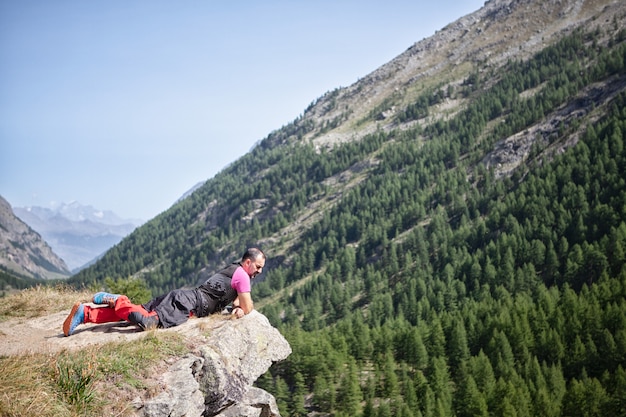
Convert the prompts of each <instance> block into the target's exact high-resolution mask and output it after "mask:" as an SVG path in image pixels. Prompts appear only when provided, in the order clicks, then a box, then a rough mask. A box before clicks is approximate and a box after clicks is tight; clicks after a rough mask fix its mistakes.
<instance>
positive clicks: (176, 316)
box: [143, 290, 199, 328]
mask: <svg viewBox="0 0 626 417" xmlns="http://www.w3.org/2000/svg"><path fill="white" fill-rule="evenodd" d="M198 297H199V295H198V291H196V290H174V291H170V292H168V293H167V294H164V295H161V296H159V297H157V298H153V299H152V300H150V301H148V302H147V303H146V304H144V305H143V308H145V309H146V310H148V311H156V312H157V314H158V315H159V321H160V323H161V326H163V327H164V328H168V327H174V326H178V325H179V324H183V323H184V322H186V321H187V319H188V318H189V315H190V314H191V313H193V314H196V311H197V306H198V301H199V300H198Z"/></svg>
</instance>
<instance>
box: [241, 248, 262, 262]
mask: <svg viewBox="0 0 626 417" xmlns="http://www.w3.org/2000/svg"><path fill="white" fill-rule="evenodd" d="M259 257H262V258H263V259H265V254H264V253H263V251H262V250H261V249H259V248H248V249H246V251H245V252H244V254H243V256H242V257H241V262H245V260H246V259H250V260H252V261H256V260H257V259H258V258H259Z"/></svg>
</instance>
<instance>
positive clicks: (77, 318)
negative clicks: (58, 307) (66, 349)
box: [63, 303, 85, 336]
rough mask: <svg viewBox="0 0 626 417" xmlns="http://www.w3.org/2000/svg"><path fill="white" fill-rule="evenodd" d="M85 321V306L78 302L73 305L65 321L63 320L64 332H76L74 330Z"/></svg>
mask: <svg viewBox="0 0 626 417" xmlns="http://www.w3.org/2000/svg"><path fill="white" fill-rule="evenodd" d="M84 322H85V306H84V305H83V304H81V303H76V304H74V306H73V307H72V310H71V311H70V314H69V315H68V316H67V318H66V319H65V321H64V322H63V334H65V336H69V335H71V334H72V333H74V330H76V328H77V327H78V325H79V324H82V323H84Z"/></svg>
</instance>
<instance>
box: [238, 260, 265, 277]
mask: <svg viewBox="0 0 626 417" xmlns="http://www.w3.org/2000/svg"><path fill="white" fill-rule="evenodd" d="M264 266H265V259H264V258H263V257H262V256H259V257H258V258H257V259H256V260H252V259H246V261H245V262H244V263H243V265H242V267H243V269H244V271H246V273H247V274H248V275H249V276H250V278H254V277H256V276H257V275H259V274H260V273H261V272H263V267H264Z"/></svg>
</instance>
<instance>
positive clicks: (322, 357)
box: [73, 0, 626, 417]
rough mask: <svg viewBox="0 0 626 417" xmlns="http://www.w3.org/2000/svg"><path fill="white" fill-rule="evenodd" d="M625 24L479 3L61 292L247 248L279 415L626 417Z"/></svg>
mask: <svg viewBox="0 0 626 417" xmlns="http://www.w3.org/2000/svg"><path fill="white" fill-rule="evenodd" d="M625 19H626V4H625V3H624V2H613V1H608V0H606V1H593V0H588V1H575V0H570V1H526V0H519V1H497V2H496V1H493V2H489V3H487V4H486V5H485V7H484V8H482V9H481V10H479V11H478V12H476V13H474V14H472V15H469V16H466V17H464V18H462V19H460V20H459V21H457V22H454V23H453V24H451V25H449V26H448V27H446V28H445V29H444V30H442V31H440V32H438V33H437V34H436V35H434V36H433V37H431V38H429V39H426V40H423V41H421V42H419V43H418V44H416V45H414V46H413V47H411V48H409V50H407V52H405V53H404V54H402V55H401V56H400V57H398V58H397V59H395V60H393V61H392V62H390V63H388V64H385V65H384V66H383V67H381V68H380V69H379V70H377V71H375V72H374V73H372V74H370V75H369V76H367V77H365V78H364V79H362V80H359V81H358V82H357V83H355V84H354V85H352V86H350V87H348V88H345V89H338V90H335V91H333V92H330V93H327V94H326V95H324V96H323V97H321V98H320V99H319V100H317V101H316V102H314V103H313V104H312V105H311V106H310V107H309V108H308V109H307V110H306V111H305V112H304V114H303V115H302V116H301V117H299V118H298V119H297V120H295V121H294V122H293V123H291V124H289V125H287V126H284V127H283V128H281V129H279V130H277V131H275V132H272V133H271V134H270V135H268V137H267V138H265V139H264V140H263V141H261V142H260V143H259V144H258V146H257V147H256V148H255V149H253V150H252V151H251V152H250V153H249V154H248V155H245V156H244V157H242V158H240V159H239V160H238V161H236V162H235V163H233V164H232V165H231V166H229V167H228V168H227V169H225V170H224V171H222V172H221V173H219V174H218V175H217V176H216V177H215V178H213V179H210V180H209V181H207V182H206V183H205V184H204V185H203V186H202V187H201V188H200V189H198V190H197V191H196V192H194V193H193V194H192V195H191V196H189V197H188V198H187V199H185V200H184V201H181V202H180V203H179V204H177V205H175V206H174V207H172V209H171V210H168V211H167V212H165V213H163V214H162V215H161V216H159V217H157V218H155V219H154V220H152V221H151V222H148V223H147V224H146V225H144V226H143V227H141V228H139V229H137V230H136V231H135V232H134V233H133V234H131V235H130V236H129V237H128V238H127V239H125V240H124V241H122V242H121V243H120V244H119V245H118V246H116V247H115V248H113V249H112V250H111V251H109V252H108V253H107V254H106V255H105V256H104V257H103V259H102V260H101V261H100V262H98V263H97V264H96V265H94V266H93V267H91V268H89V269H88V270H85V271H83V272H81V273H80V274H78V275H77V276H75V277H73V280H74V281H75V282H77V283H87V282H100V281H101V280H102V279H103V278H104V277H106V276H113V277H116V276H128V275H135V276H138V277H142V278H143V279H145V280H146V282H147V283H148V284H149V285H150V287H151V288H152V290H153V292H155V293H158V292H163V291H166V290H168V289H170V288H174V287H178V286H183V285H193V284H194V283H195V281H197V280H198V279H201V277H202V276H203V275H204V274H206V273H209V272H210V271H211V270H213V269H215V268H217V267H219V266H221V265H222V264H223V263H224V262H228V261H230V260H232V259H234V258H236V257H237V256H238V255H239V252H241V251H242V250H243V248H244V247H245V246H246V245H248V244H260V245H261V246H262V247H263V248H264V249H265V250H266V252H267V253H268V256H269V259H268V262H267V265H266V272H265V273H264V274H263V275H264V277H262V278H264V280H262V282H257V283H256V285H255V287H254V289H253V292H254V297H255V301H256V305H257V307H258V308H261V309H262V311H263V313H264V314H266V315H267V316H268V318H270V320H271V321H272V323H275V324H276V325H277V326H279V328H280V329H281V331H282V332H284V334H285V335H286V338H287V339H288V340H289V342H290V344H291V346H292V348H293V350H294V353H293V354H292V355H291V356H290V358H289V359H288V360H287V363H285V364H283V365H281V366H280V367H278V368H276V369H274V370H273V371H272V375H271V377H268V378H266V379H265V380H263V381H261V382H260V385H261V386H263V387H264V388H265V389H267V390H269V391H271V392H274V393H280V392H282V393H284V394H283V395H280V394H279V395H277V401H278V404H279V407H281V412H283V413H284V414H285V415H307V414H308V415H318V413H319V414H321V415H328V416H329V415H337V416H358V415H363V416H366V415H367V416H374V415H379V416H383V415H398V416H406V417H411V416H418V415H441V416H444V415H459V416H475V415H497V416H500V415H503V416H504V415H516V414H517V415H519V414H523V415H549V416H561V415H580V414H583V415H622V414H623V393H624V392H626V388H625V387H626V372H625V371H624V370H625V369H626V356H625V355H624V352H626V315H625V314H624V311H626V291H625V290H624V289H625V288H626V281H625V280H626V249H625V248H626V211H625V210H624V207H626V181H625V180H624V178H626V148H624V140H625V139H626V137H625V136H624V132H626V112H625V111H624V109H625V108H626V90H625V86H626V29H625V28H626V20H625ZM535 22H537V25H536V26H535Z"/></svg>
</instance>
